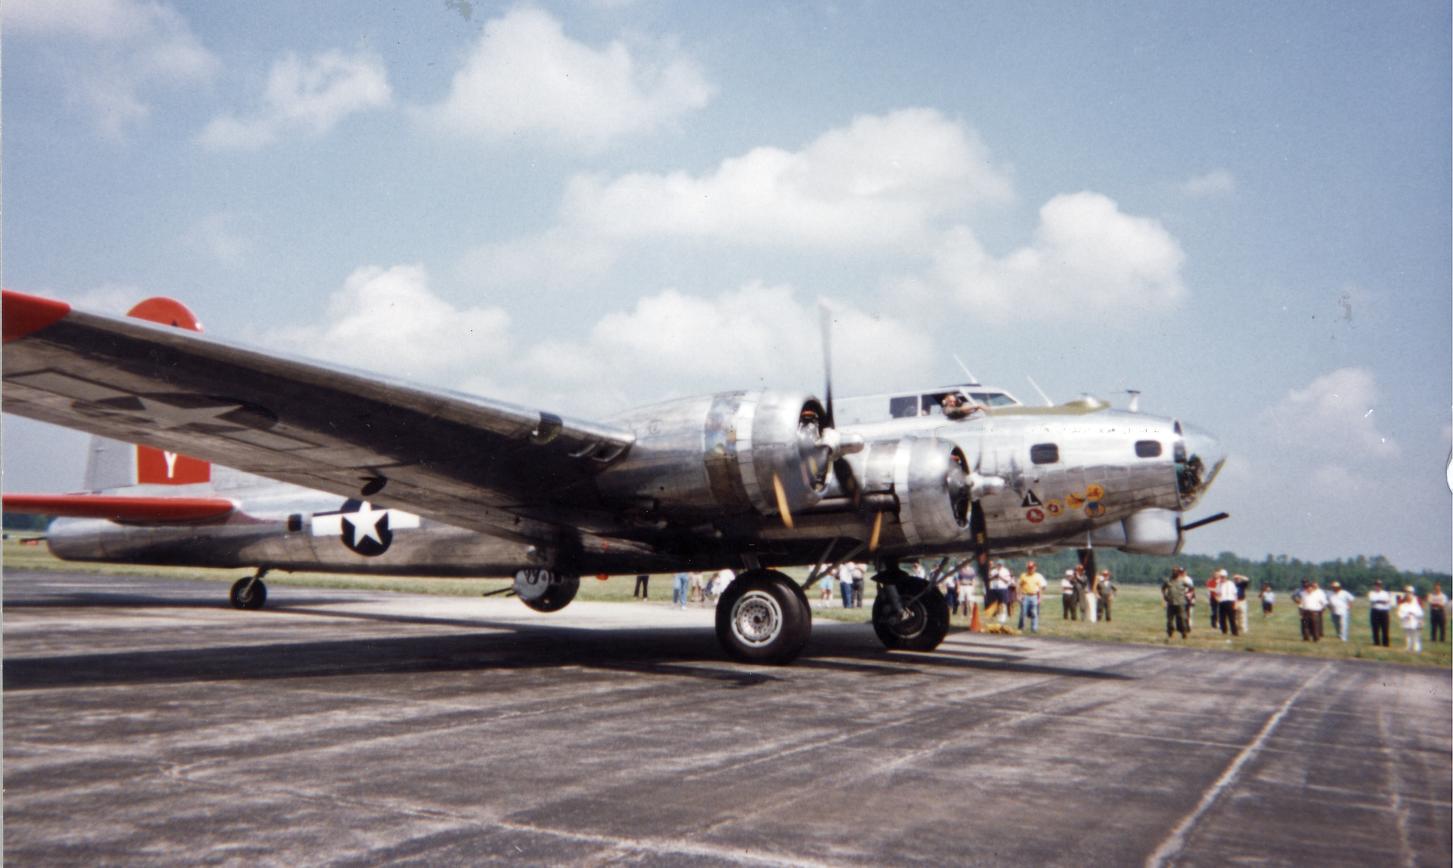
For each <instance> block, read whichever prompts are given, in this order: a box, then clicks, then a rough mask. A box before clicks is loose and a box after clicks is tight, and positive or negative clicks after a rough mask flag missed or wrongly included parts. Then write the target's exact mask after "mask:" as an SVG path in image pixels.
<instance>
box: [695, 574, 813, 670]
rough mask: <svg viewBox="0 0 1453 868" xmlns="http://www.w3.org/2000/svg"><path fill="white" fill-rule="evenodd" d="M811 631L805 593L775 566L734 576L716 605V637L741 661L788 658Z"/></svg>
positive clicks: (779, 661) (783, 660) (797, 651)
mask: <svg viewBox="0 0 1453 868" xmlns="http://www.w3.org/2000/svg"><path fill="white" fill-rule="evenodd" d="M810 635H812V610H811V608H810V607H809V606H808V604H807V595H806V594H804V593H803V592H802V589H801V588H799V587H798V586H797V583H796V582H794V581H792V580H791V579H790V578H788V577H787V576H785V575H783V574H782V573H779V572H777V571H776V570H749V571H747V572H745V573H742V574H741V575H739V576H737V577H736V580H735V581H733V582H732V583H731V584H730V585H728V586H727V589H726V590H725V591H723V592H722V595H721V599H720V600H718V601H717V604H716V638H717V641H718V642H720V643H721V645H722V648H724V649H726V652H727V654H728V655H729V656H730V657H731V658H732V659H734V660H740V661H742V662H743V663H775V664H783V663H791V662H792V661H793V660H795V659H796V658H797V655H798V654H801V653H802V649H803V648H804V647H806V645H807V638H808V637H809V636H810Z"/></svg>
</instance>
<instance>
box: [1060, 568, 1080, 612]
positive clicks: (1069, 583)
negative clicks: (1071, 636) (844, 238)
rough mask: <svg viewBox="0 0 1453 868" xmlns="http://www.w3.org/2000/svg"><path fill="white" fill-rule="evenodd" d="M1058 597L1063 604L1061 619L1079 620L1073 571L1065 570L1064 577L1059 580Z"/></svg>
mask: <svg viewBox="0 0 1453 868" xmlns="http://www.w3.org/2000/svg"><path fill="white" fill-rule="evenodd" d="M1059 598H1060V602H1061V603H1063V604H1064V607H1065V608H1064V614H1063V615H1062V616H1061V618H1060V620H1062V621H1078V620H1080V610H1079V607H1078V606H1076V605H1075V571H1074V570H1065V574H1064V578H1062V579H1060V580H1059Z"/></svg>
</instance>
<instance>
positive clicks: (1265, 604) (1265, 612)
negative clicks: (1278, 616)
mask: <svg viewBox="0 0 1453 868" xmlns="http://www.w3.org/2000/svg"><path fill="white" fill-rule="evenodd" d="M1274 609H1276V591H1273V590H1272V589H1271V585H1262V586H1261V617H1263V618H1266V617H1269V616H1270V615H1271V613H1272V611H1273V610H1274Z"/></svg>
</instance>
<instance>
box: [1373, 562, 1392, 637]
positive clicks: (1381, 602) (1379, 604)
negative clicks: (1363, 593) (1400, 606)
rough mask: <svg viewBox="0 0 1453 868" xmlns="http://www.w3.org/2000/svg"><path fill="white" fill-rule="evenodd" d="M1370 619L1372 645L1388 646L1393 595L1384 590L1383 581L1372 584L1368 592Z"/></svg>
mask: <svg viewBox="0 0 1453 868" xmlns="http://www.w3.org/2000/svg"><path fill="white" fill-rule="evenodd" d="M1367 607H1368V617H1369V619H1370V620H1371V621H1372V644H1374V645H1381V646H1382V647H1384V648H1386V647H1387V646H1388V637H1387V633H1388V629H1387V628H1388V622H1389V621H1391V619H1392V594H1389V593H1388V592H1387V591H1385V590H1383V587H1382V580H1381V579H1379V580H1377V581H1375V582H1373V583H1372V590H1370V591H1368V592H1367Z"/></svg>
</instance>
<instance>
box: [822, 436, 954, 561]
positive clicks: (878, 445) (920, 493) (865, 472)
mask: <svg viewBox="0 0 1453 868" xmlns="http://www.w3.org/2000/svg"><path fill="white" fill-rule="evenodd" d="M848 462H849V463H850V464H851V465H852V467H853V472H854V474H855V476H856V477H857V479H858V482H859V485H860V486H861V488H862V491H863V497H864V498H875V497H879V496H888V497H891V500H892V502H894V503H896V505H897V512H898V521H897V523H896V528H897V530H896V531H894V532H895V533H898V534H901V535H902V538H901V539H897V538H896V537H895V538H894V539H893V541H894V542H895V543H898V544H904V545H908V546H917V545H925V546H927V545H942V544H945V543H953V542H964V543H968V542H970V540H971V535H970V531H969V510H970V507H971V497H972V496H973V493H974V482H973V476H972V474H970V472H969V470H968V462H967V461H966V460H965V457H964V453H963V451H962V450H960V449H959V448H958V447H957V446H955V445H954V444H952V443H950V442H948V441H945V440H939V439H937V438H935V437H904V438H899V439H893V440H877V441H870V442H868V443H866V444H865V445H864V447H863V449H862V451H861V452H859V453H858V454H855V455H850V456H848ZM890 492H891V495H890V494H889V493H890ZM828 493H829V495H837V494H839V492H838V491H837V490H836V487H835V486H829V488H828ZM834 499H838V498H836V497H835V498H834Z"/></svg>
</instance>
